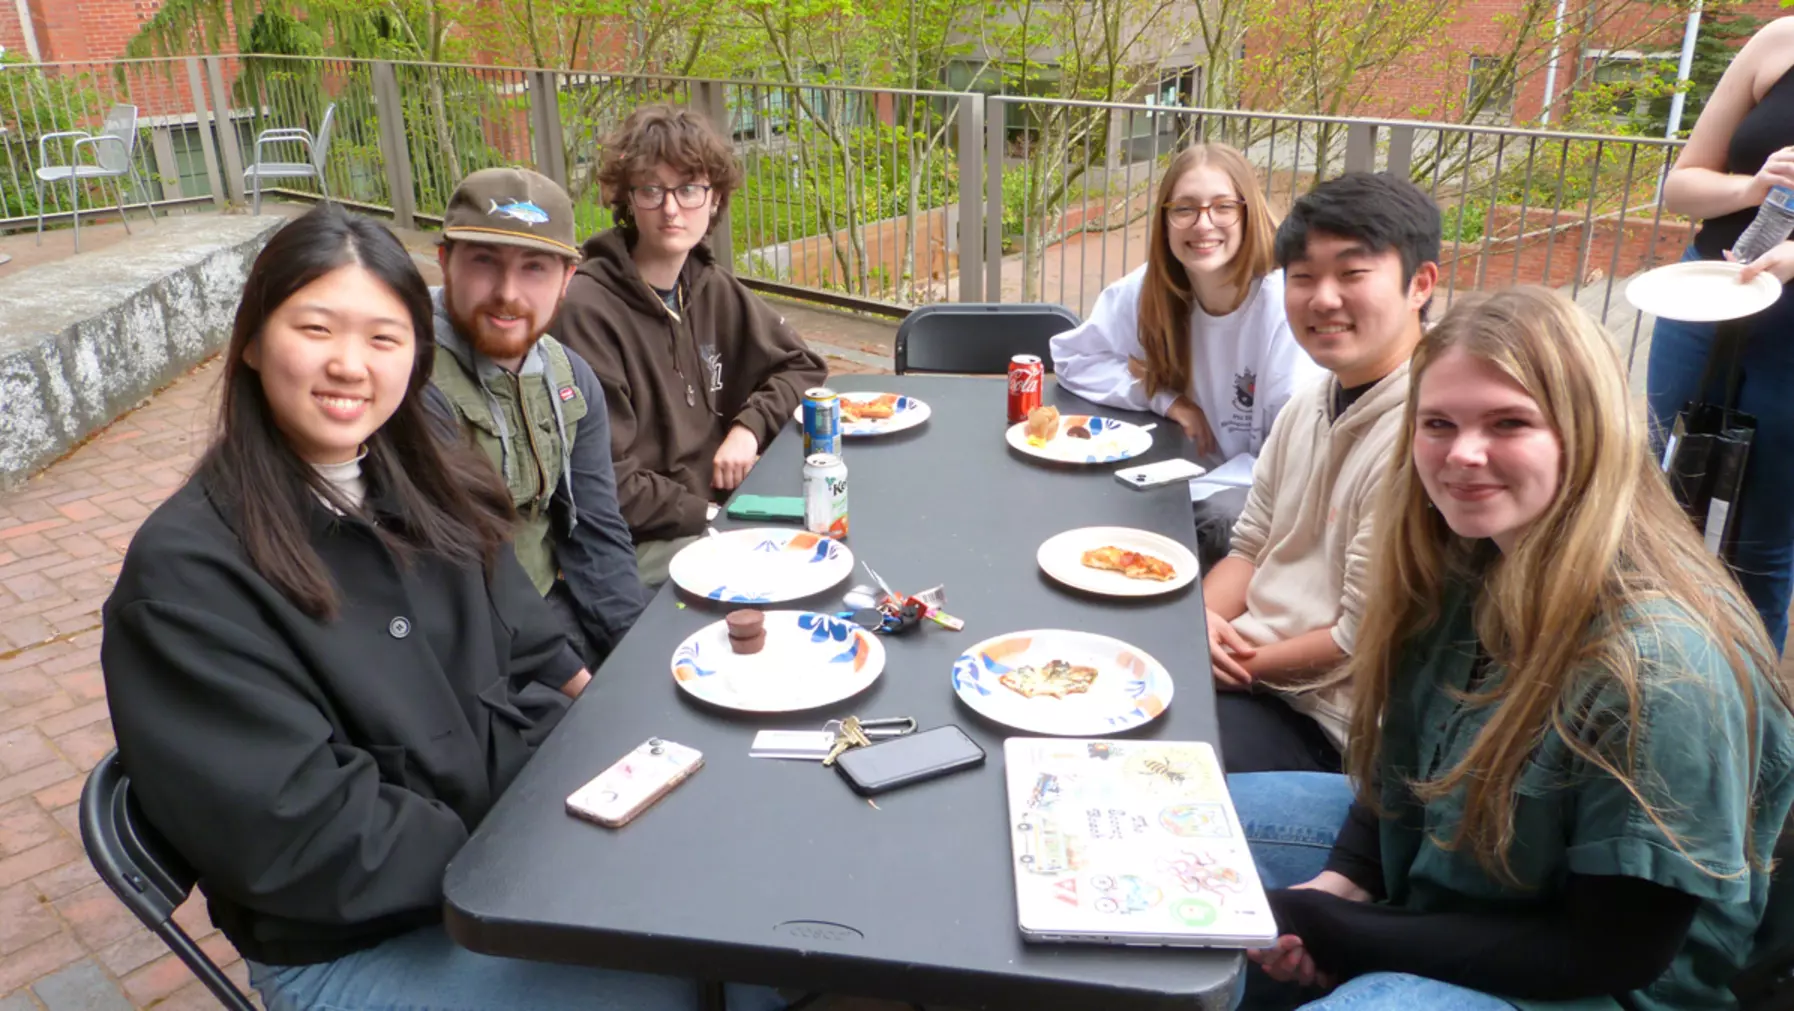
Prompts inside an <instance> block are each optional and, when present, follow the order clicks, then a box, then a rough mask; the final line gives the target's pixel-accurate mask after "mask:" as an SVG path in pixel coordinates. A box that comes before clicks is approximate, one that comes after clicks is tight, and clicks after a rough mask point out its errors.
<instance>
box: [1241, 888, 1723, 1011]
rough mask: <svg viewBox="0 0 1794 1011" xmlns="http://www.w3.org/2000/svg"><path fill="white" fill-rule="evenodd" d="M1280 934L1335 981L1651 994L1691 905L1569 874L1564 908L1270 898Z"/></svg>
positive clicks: (1544, 995) (1540, 995) (1296, 893)
mask: <svg viewBox="0 0 1794 1011" xmlns="http://www.w3.org/2000/svg"><path fill="white" fill-rule="evenodd" d="M1268 894H1269V896H1270V899H1271V909H1272V912H1273V913H1274V914H1275V915H1276V917H1277V924H1278V927H1279V930H1280V931H1281V932H1282V933H1285V934H1294V935H1296V936H1298V937H1300V938H1301V939H1302V943H1303V945H1304V946H1305V947H1306V948H1307V949H1308V952H1309V954H1310V955H1312V956H1313V958H1314V962H1315V965H1316V966H1317V967H1318V968H1320V969H1321V970H1322V971H1323V972H1327V973H1331V974H1333V975H1335V976H1337V977H1339V978H1341V979H1346V978H1350V977H1353V976H1361V975H1364V974H1365V973H1370V972H1406V973H1412V974H1414V975H1416V976H1425V977H1427V978H1429V979H1436V980H1440V981H1441V982H1445V983H1452V984H1455V985H1458V986H1464V987H1469V988H1471V989H1473V990H1482V991H1485V992H1489V993H1497V994H1501V995H1503V996H1507V997H1520V998H1525V999H1530V1000H1576V999H1580V998H1588V997H1600V996H1606V995H1612V994H1619V993H1624V992H1626V991H1628V990H1637V989H1640V988H1642V987H1645V986H1649V985H1650V984H1651V982H1652V981H1654V980H1656V979H1657V977H1659V976H1661V975H1663V973H1664V972H1665V971H1666V970H1668V968H1669V964H1670V962H1671V961H1672V960H1673V959H1674V958H1675V956H1676V952H1677V951H1679V950H1681V947H1682V942H1683V939H1684V938H1685V937H1686V936H1687V934H1688V928H1689V926H1690V925H1691V924H1692V923H1693V922H1694V914H1695V911H1696V910H1697V909H1698V908H1699V906H1700V899H1699V898H1697V897H1695V896H1693V895H1688V894H1686V893H1684V892H1679V891H1676V890H1675V889H1673V888H1666V887H1664V886H1663V885H1659V884H1656V883H1655V882H1651V881H1646V880H1644V879H1643V878H1632V877H1621V876H1609V875H1602V876H1593V875H1578V874H1572V875H1570V878H1569V882H1568V884H1567V886H1566V888H1565V894H1564V901H1563V903H1562V905H1560V906H1557V907H1553V908H1547V909H1536V910H1528V911H1525V912H1511V913H1496V912H1462V913H1420V912H1415V911H1412V910H1407V909H1399V908H1395V907H1391V906H1385V905H1377V904H1373V903H1368V902H1350V901H1347V900H1345V899H1342V898H1339V897H1338V896H1336V895H1332V894H1329V893H1327V892H1322V891H1317V890H1314V889H1279V890H1277V891H1273V892H1270V893H1268Z"/></svg>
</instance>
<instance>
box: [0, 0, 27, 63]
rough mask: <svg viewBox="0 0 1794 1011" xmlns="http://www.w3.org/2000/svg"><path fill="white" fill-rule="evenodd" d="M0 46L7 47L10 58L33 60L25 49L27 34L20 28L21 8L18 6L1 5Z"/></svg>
mask: <svg viewBox="0 0 1794 1011" xmlns="http://www.w3.org/2000/svg"><path fill="white" fill-rule="evenodd" d="M0 46H5V47H6V53H7V55H8V56H14V57H17V58H19V59H21V60H28V59H30V58H31V53H30V51H29V50H27V49H26V48H25V32H24V30H23V29H21V28H20V27H19V8H18V5H17V4H10V3H0Z"/></svg>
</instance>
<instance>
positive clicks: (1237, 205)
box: [1165, 200, 1246, 228]
mask: <svg viewBox="0 0 1794 1011" xmlns="http://www.w3.org/2000/svg"><path fill="white" fill-rule="evenodd" d="M1203 211H1207V212H1208V220H1209V222H1210V223H1211V224H1213V225H1214V226H1215V227H1216V228H1226V227H1227V226H1228V225H1231V224H1234V223H1235V222H1237V221H1239V220H1240V215H1242V214H1244V213H1245V211H1246V202H1245V201H1244V200H1216V201H1215V202H1213V203H1208V204H1166V205H1165V220H1166V221H1169V222H1171V224H1172V227H1174V228H1188V227H1190V226H1191V225H1193V224H1195V223H1196V219H1197V218H1200V217H1201V216H1202V212H1203Z"/></svg>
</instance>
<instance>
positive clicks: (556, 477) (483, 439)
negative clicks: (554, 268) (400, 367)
mask: <svg viewBox="0 0 1794 1011" xmlns="http://www.w3.org/2000/svg"><path fill="white" fill-rule="evenodd" d="M536 346H537V347H539V348H541V349H542V351H543V352H544V354H543V357H544V358H545V359H546V360H547V374H546V375H543V374H540V373H536V374H527V373H526V374H522V375H518V374H514V373H512V372H509V371H506V370H504V369H496V370H493V371H494V373H495V374H491V375H489V376H488V378H487V381H486V385H485V387H484V389H482V388H481V386H480V382H479V380H478V379H477V378H476V377H475V376H474V374H473V373H471V372H469V371H468V370H467V368H466V367H465V366H463V365H462V364H461V361H460V359H459V358H457V357H456V356H455V355H453V354H451V353H449V352H447V351H445V350H439V351H438V353H437V355H436V364H435V367H434V369H433V371H432V373H431V376H430V380H431V382H433V383H435V384H436V388H437V389H438V390H441V391H442V394H443V396H444V397H446V398H447V399H448V402H449V406H450V407H452V408H453V409H454V411H455V420H456V421H457V422H459V423H460V425H461V430H462V431H463V432H465V433H467V435H468V437H469V438H470V439H471V440H472V441H473V444H474V445H476V446H478V447H480V449H482V450H484V451H485V453H486V456H487V457H488V458H490V459H491V460H492V465H493V466H494V467H497V468H498V472H499V474H500V475H501V476H502V477H503V478H504V480H505V486H506V487H507V488H509V489H510V490H511V502H512V503H513V504H514V505H516V507H517V515H518V518H519V519H518V524H517V529H516V532H515V535H514V546H515V548H516V551H517V560H518V561H519V562H521V563H523V571H525V572H527V573H529V577H530V580H531V581H532V582H534V583H535V584H536V590H537V592H540V593H544V594H546V593H547V592H548V590H549V588H550V587H552V586H553V585H554V579H555V575H556V573H557V572H558V566H556V564H555V561H554V544H553V539H552V536H551V535H552V533H553V532H552V531H551V530H550V529H549V503H550V502H551V501H552V500H553V499H554V494H555V491H556V490H557V489H558V488H559V487H560V485H561V483H562V482H563V481H565V480H567V475H566V474H565V473H564V472H563V471H564V467H563V465H562V463H563V461H564V460H565V459H566V458H567V457H566V454H567V453H568V452H570V451H571V450H572V447H573V433H574V431H575V429H576V428H577V427H578V425H579V420H580V419H581V418H584V417H585V416H586V410H587V405H586V398H585V395H584V394H582V393H580V392H579V387H578V386H577V385H575V384H574V382H573V364H572V362H571V361H569V360H568V358H567V351H566V349H565V348H563V347H561V345H560V343H559V342H558V341H556V340H555V339H554V338H552V337H548V336H544V337H543V338H542V339H541V340H540V341H539V342H537V345H536ZM557 400H558V401H559V402H560V412H559V414H558V415H557V414H556V412H555V401H557ZM495 408H496V410H497V411H498V412H500V413H501V414H502V419H501V418H500V417H497V416H495V415H494V409H495ZM563 438H564V440H565V444H564V445H563Z"/></svg>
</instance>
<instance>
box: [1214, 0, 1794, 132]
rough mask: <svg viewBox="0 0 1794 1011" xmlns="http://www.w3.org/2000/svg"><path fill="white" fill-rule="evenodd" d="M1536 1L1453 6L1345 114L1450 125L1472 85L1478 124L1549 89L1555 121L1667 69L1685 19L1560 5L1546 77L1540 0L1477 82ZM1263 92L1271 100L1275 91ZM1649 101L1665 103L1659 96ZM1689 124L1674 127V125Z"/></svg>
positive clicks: (1587, 1)
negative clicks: (1503, 77) (1576, 102)
mask: <svg viewBox="0 0 1794 1011" xmlns="http://www.w3.org/2000/svg"><path fill="white" fill-rule="evenodd" d="M1273 2H1275V0H1273ZM1540 2H1541V0H1533V5H1532V6H1531V7H1530V8H1529V5H1528V3H1527V0H1457V2H1456V3H1455V5H1453V10H1452V13H1451V14H1450V15H1449V16H1448V19H1447V20H1446V22H1445V23H1443V24H1441V25H1440V26H1439V28H1438V30H1437V31H1436V32H1435V33H1434V36H1433V38H1432V39H1431V40H1429V43H1428V44H1426V45H1422V46H1417V47H1415V50H1414V51H1413V52H1412V53H1411V54H1407V55H1405V56H1404V57H1403V58H1402V59H1401V60H1400V61H1398V62H1397V63H1395V64H1393V65H1389V66H1385V67H1383V68H1381V70H1380V71H1378V72H1377V73H1376V74H1375V76H1374V79H1371V78H1367V79H1366V80H1365V81H1364V82H1362V83H1361V84H1360V85H1359V87H1357V88H1355V89H1354V91H1355V92H1356V93H1357V94H1358V95H1361V96H1362V99H1361V100H1360V101H1357V102H1356V103H1355V107H1354V108H1352V109H1351V110H1350V114H1356V115H1363V116H1387V117H1392V118H1403V119H1431V120H1437V119H1443V120H1457V119H1460V118H1461V117H1462V115H1463V112H1464V110H1465V108H1466V105H1467V103H1468V100H1469V98H1470V95H1471V93H1472V89H1473V87H1479V89H1480V90H1486V91H1493V92H1494V94H1493V95H1492V98H1491V100H1490V101H1489V102H1488V103H1487V104H1485V105H1484V107H1483V109H1482V111H1481V112H1480V113H1479V115H1478V119H1479V120H1481V121H1487V122H1496V123H1508V122H1512V123H1516V124H1520V123H1530V122H1535V121H1537V119H1538V118H1539V116H1540V115H1541V113H1542V112H1543V110H1544V107H1545V99H1546V90H1547V86H1548V85H1549V87H1550V90H1551V94H1552V96H1553V97H1552V103H1551V104H1552V112H1553V120H1554V121H1555V120H1561V118H1562V116H1563V115H1564V112H1565V108H1566V104H1565V103H1566V92H1567V91H1569V90H1571V89H1578V90H1581V89H1591V88H1595V87H1599V86H1602V85H1606V86H1608V88H1607V90H1608V91H1609V93H1611V92H1612V90H1613V88H1614V87H1616V86H1623V85H1624V84H1625V83H1626V82H1627V81H1628V80H1629V79H1631V78H1633V77H1637V76H1644V75H1646V74H1649V73H1651V72H1655V71H1657V70H1658V69H1660V68H1663V67H1665V66H1669V67H1673V65H1674V63H1675V61H1676V58H1677V56H1678V54H1679V53H1680V50H1681V47H1682V36H1683V33H1684V30H1685V28H1686V25H1687V17H1686V14H1685V9H1679V8H1678V7H1677V6H1676V4H1674V3H1671V2H1668V0H1575V2H1569V3H1566V4H1565V5H1564V10H1565V14H1566V17H1565V30H1564V34H1563V35H1562V36H1561V41H1560V44H1559V46H1558V53H1557V60H1556V73H1555V74H1552V73H1551V72H1550V64H1551V62H1552V61H1551V60H1550V49H1551V45H1550V40H1551V37H1552V34H1553V28H1554V24H1555V18H1553V17H1551V14H1552V13H1553V10H1552V5H1551V4H1550V0H1542V2H1543V3H1544V4H1545V7H1544V8H1543V9H1544V11H1545V13H1546V17H1545V19H1544V20H1543V23H1542V24H1541V25H1540V26H1539V28H1538V29H1537V31H1536V32H1535V34H1534V38H1535V42H1533V43H1532V44H1529V45H1527V46H1524V47H1521V48H1520V52H1521V54H1522V57H1523V58H1522V59H1520V60H1519V61H1518V62H1517V64H1516V66H1515V68H1514V74H1513V80H1512V84H1511V87H1507V88H1501V89H1491V88H1489V87H1488V86H1487V85H1486V84H1483V85H1480V86H1479V85H1478V84H1477V83H1476V82H1477V81H1478V80H1479V76H1480V75H1485V74H1489V73H1492V72H1494V71H1495V68H1496V67H1497V66H1498V65H1499V63H1500V61H1501V59H1502V58H1503V57H1505V56H1506V55H1507V54H1508V53H1510V52H1512V51H1514V50H1515V46H1514V44H1513V42H1512V41H1511V40H1512V38H1513V36H1514V34H1515V29H1514V28H1513V27H1512V26H1513V24H1514V23H1515V21H1516V20H1517V19H1518V18H1520V17H1521V16H1522V15H1523V13H1524V12H1525V11H1527V10H1528V9H1533V10H1538V9H1539V7H1538V6H1537V4H1538V3H1540ZM1727 9H1728V10H1735V11H1737V12H1739V13H1742V14H1748V15H1751V16H1754V17H1756V18H1758V19H1760V20H1763V21H1769V20H1772V19H1774V18H1776V17H1781V16H1786V15H1788V14H1790V13H1794V11H1789V10H1788V9H1785V8H1783V7H1781V6H1780V3H1779V2H1778V0H1739V2H1737V3H1735V4H1727ZM1591 21H1592V22H1593V24H1592V25H1591V23H1590V22H1591ZM1702 25H1703V29H1706V28H1707V27H1708V26H1710V21H1709V20H1707V19H1703V21H1702ZM1277 44H1278V43H1277V41H1276V40H1275V39H1274V38H1272V37H1269V36H1265V35H1261V36H1260V37H1256V38H1254V37H1248V39H1247V40H1246V46H1247V49H1248V51H1249V52H1254V53H1260V52H1264V51H1265V49H1268V48H1273V47H1275V46H1276V45H1277ZM1274 83H1275V82H1274V81H1273V84H1274ZM1267 92H1268V93H1270V94H1275V88H1274V87H1273V88H1271V89H1267ZM1641 100H1642V99H1641ZM1659 100H1660V101H1661V102H1663V103H1664V104H1667V99H1663V98H1661V97H1660V98H1659ZM1255 104H1259V105H1265V104H1267V103H1266V102H1264V101H1262V100H1261V101H1259V102H1257V103H1255ZM1691 125H1692V123H1691V122H1689V121H1684V122H1683V124H1682V128H1683V129H1684V130H1686V129H1687V128H1688V127H1689V126H1691Z"/></svg>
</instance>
